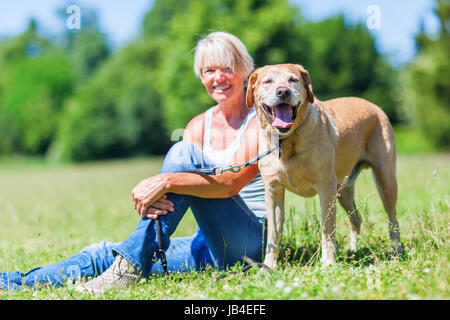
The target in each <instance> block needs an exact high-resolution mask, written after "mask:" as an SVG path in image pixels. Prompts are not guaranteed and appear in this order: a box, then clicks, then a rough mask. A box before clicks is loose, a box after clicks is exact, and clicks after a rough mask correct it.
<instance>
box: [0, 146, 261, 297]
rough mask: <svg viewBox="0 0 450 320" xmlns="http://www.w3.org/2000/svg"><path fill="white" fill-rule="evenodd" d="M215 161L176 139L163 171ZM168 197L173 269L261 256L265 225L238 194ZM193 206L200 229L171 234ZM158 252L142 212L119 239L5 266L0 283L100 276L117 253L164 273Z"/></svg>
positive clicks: (166, 225) (166, 223)
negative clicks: (28, 264) (51, 259)
mask: <svg viewBox="0 0 450 320" xmlns="http://www.w3.org/2000/svg"><path fill="white" fill-rule="evenodd" d="M212 166H213V164H212V163H210V162H209V160H208V159H206V158H205V157H204V155H203V153H202V151H201V150H200V149H199V148H197V147H196V146H194V145H192V144H189V143H186V142H178V143H176V144H175V145H173V146H172V148H171V149H170V150H169V152H168V154H167V156H166V158H165V160H164V163H163V166H162V169H161V172H162V173H164V172H180V171H185V170H190V169H194V168H210V167H212ZM167 197H168V199H169V200H171V201H172V202H173V204H174V209H175V210H174V212H169V213H168V214H167V215H164V216H160V217H159V219H160V221H161V234H162V246H163V248H164V249H165V250H166V255H167V264H168V268H169V270H170V271H172V272H173V271H181V272H184V271H189V270H197V271H200V270H203V269H204V268H205V267H206V266H207V265H210V266H212V267H215V268H218V269H225V268H227V267H229V266H231V265H233V264H235V263H237V262H243V261H244V257H249V258H251V259H252V260H254V261H257V262H261V261H262V260H263V254H264V248H265V239H266V236H265V233H266V232H265V230H266V228H264V226H263V225H264V223H263V221H262V220H261V219H260V218H258V217H256V216H255V214H254V213H253V212H252V211H251V210H250V209H249V208H248V207H247V206H246V204H245V202H244V201H243V200H242V198H241V197H240V196H239V195H236V196H233V197H230V198H225V199H211V198H208V199H207V198H199V197H194V196H187V195H179V194H172V193H169V194H167ZM189 207H190V208H191V211H192V212H193V214H194V217H195V219H196V221H197V224H198V228H197V230H196V233H195V234H194V235H193V236H191V237H178V238H173V239H171V238H170V236H171V235H172V234H173V233H174V231H175V230H176V228H177V226H178V224H179V222H180V220H181V219H182V217H183V216H184V214H185V213H186V211H187V209H188V208H189ZM263 234H264V236H263ZM157 252H158V240H157V235H156V231H155V223H154V220H152V219H148V218H142V219H141V220H140V221H139V223H138V226H137V228H136V230H135V231H134V232H133V233H132V234H131V235H130V236H129V237H128V238H127V239H126V240H125V241H123V242H121V243H111V242H101V243H98V244H94V245H91V246H88V247H86V248H84V249H83V250H82V251H81V252H80V253H78V254H75V255H74V256H72V257H70V258H69V259H67V260H65V261H61V262H58V263H54V264H50V265H47V266H44V267H38V268H34V269H32V270H30V271H28V272H27V273H21V272H18V271H11V272H2V273H0V288H1V289H4V290H20V289H21V288H22V285H26V286H33V285H34V284H35V283H41V282H45V283H49V284H51V285H53V286H60V285H63V284H64V283H65V282H66V281H74V280H77V279H79V278H80V277H89V276H97V275H100V274H101V273H103V272H104V271H105V270H106V269H108V268H109V266H111V264H112V263H113V261H114V257H115V256H116V255H117V254H120V255H122V256H123V257H124V258H125V259H127V260H128V261H129V262H130V263H132V264H133V265H134V266H135V267H136V268H137V269H139V270H140V271H141V272H142V273H143V275H144V276H146V277H148V276H149V275H150V274H152V273H163V269H162V266H161V264H160V262H159V261H158V260H157V259H158V258H159V257H158V253H157Z"/></svg>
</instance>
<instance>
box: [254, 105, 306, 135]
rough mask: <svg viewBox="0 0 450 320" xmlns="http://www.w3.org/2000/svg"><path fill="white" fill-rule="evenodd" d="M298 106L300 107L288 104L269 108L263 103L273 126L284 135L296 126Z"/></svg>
mask: <svg viewBox="0 0 450 320" xmlns="http://www.w3.org/2000/svg"><path fill="white" fill-rule="evenodd" d="M298 106H299V105H290V104H287V103H280V104H277V105H274V106H269V105H267V104H264V103H263V108H264V111H265V112H266V113H267V114H268V115H269V117H270V119H271V120H272V126H274V127H275V128H276V129H278V131H280V132H282V133H285V132H287V131H289V129H290V127H291V126H293V125H294V124H295V118H296V117H297V111H298Z"/></svg>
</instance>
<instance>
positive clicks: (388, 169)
mask: <svg viewBox="0 0 450 320" xmlns="http://www.w3.org/2000/svg"><path fill="white" fill-rule="evenodd" d="M372 169H373V173H374V177H375V181H376V185H377V189H378V193H379V194H380V197H381V200H382V202H383V206H384V209H385V210H386V212H387V214H388V217H389V236H390V238H391V242H392V245H393V247H394V248H395V249H396V250H397V252H399V253H400V252H401V251H402V245H401V243H400V226H399V224H398V221H397V211H396V204H397V194H398V186H397V179H396V177H395V165H394V166H386V165H374V166H372Z"/></svg>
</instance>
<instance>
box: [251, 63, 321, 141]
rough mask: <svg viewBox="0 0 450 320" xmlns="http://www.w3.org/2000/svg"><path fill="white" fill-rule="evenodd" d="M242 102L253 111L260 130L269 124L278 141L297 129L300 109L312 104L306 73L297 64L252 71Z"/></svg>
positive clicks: (312, 96)
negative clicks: (278, 138) (259, 123)
mask: <svg viewBox="0 0 450 320" xmlns="http://www.w3.org/2000/svg"><path fill="white" fill-rule="evenodd" d="M246 98H247V107H248V108H252V107H253V106H254V107H255V109H256V112H257V114H258V117H259V119H260V121H261V124H262V126H263V127H266V126H267V124H270V125H271V126H272V127H273V128H274V129H276V130H277V133H278V134H279V135H280V136H282V137H283V136H287V135H289V134H290V132H292V131H293V130H294V129H295V128H296V127H297V126H298V125H299V122H300V121H301V119H298V117H297V116H298V114H299V111H300V109H301V108H302V107H303V106H306V105H307V104H309V103H313V102H314V94H313V91H312V85H311V79H310V78H309V74H308V71H306V70H305V69H304V68H303V66H301V65H298V64H278V65H268V66H265V67H262V68H259V69H256V70H255V71H254V72H253V73H252V75H251V76H250V79H249V81H248V87H247V97H246Z"/></svg>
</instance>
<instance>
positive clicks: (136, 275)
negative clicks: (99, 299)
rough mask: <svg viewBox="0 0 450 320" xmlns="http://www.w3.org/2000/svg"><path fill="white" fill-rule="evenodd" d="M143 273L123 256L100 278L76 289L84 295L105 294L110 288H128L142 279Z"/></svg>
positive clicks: (118, 257) (117, 258)
mask: <svg viewBox="0 0 450 320" xmlns="http://www.w3.org/2000/svg"><path fill="white" fill-rule="evenodd" d="M141 278H142V277H141V273H140V272H139V270H137V269H136V268H135V267H133V265H132V264H131V263H129V262H128V261H127V260H126V259H125V258H124V257H122V256H121V255H117V257H116V259H115V260H114V263H113V264H112V265H111V266H110V267H109V268H108V269H107V270H106V271H105V272H103V273H102V274H101V275H100V276H98V277H97V278H94V279H92V280H90V281H88V282H86V283H84V284H82V285H79V286H77V287H76V288H75V290H76V291H78V292H83V293H86V292H87V293H103V292H105V291H106V290H107V289H110V288H116V289H120V288H126V287H128V286H130V285H131V284H134V283H137V282H138V281H139V280H140V279H141Z"/></svg>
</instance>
